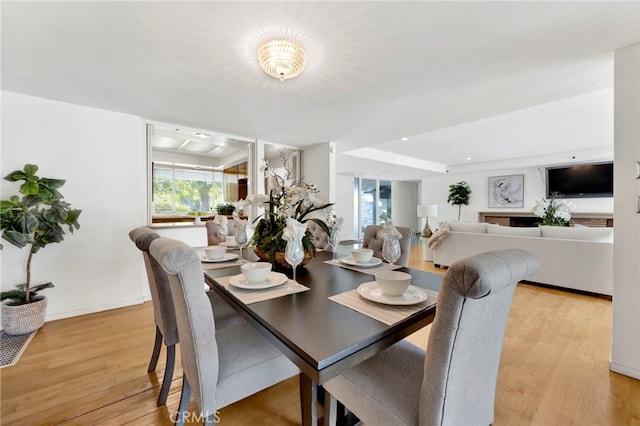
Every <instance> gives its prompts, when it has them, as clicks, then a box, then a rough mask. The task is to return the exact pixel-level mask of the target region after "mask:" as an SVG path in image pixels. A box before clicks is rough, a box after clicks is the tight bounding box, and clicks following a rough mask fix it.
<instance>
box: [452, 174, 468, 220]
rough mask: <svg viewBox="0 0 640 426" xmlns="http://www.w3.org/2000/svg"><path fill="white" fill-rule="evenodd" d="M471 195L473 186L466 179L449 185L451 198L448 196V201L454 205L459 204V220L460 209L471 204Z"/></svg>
mask: <svg viewBox="0 0 640 426" xmlns="http://www.w3.org/2000/svg"><path fill="white" fill-rule="evenodd" d="M470 195H471V188H470V187H469V184H468V183H467V182H465V181H461V182H457V183H454V184H453V185H449V198H447V203H451V205H452V206H455V205H457V206H458V220H460V210H461V209H462V205H463V204H464V205H465V206H468V205H469V196H470Z"/></svg>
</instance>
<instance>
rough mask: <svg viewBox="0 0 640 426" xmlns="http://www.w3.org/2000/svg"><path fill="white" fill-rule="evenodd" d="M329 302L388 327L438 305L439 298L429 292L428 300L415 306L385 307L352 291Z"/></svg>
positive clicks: (334, 297) (330, 298)
mask: <svg viewBox="0 0 640 426" xmlns="http://www.w3.org/2000/svg"><path fill="white" fill-rule="evenodd" d="M329 300H332V301H334V302H336V303H339V304H341V305H344V306H346V307H348V308H351V309H353V310H354V311H357V312H360V313H361V314H364V315H367V316H369V317H371V318H373V319H375V320H378V321H380V322H382V323H385V324H387V325H393V324H395V323H397V322H398V321H402V320H403V319H405V318H407V317H409V316H411V315H413V314H415V313H416V312H419V311H421V310H423V309H424V308H426V307H428V306H431V305H433V304H435V303H436V300H437V297H436V296H435V295H432V294H429V292H427V300H425V301H424V302H421V303H418V304H415V305H400V306H398V305H384V304H382V303H376V302H371V301H369V300H367V299H364V298H362V297H360V294H358V290H350V291H346V292H344V293H340V294H336V295H335V296H330V297H329Z"/></svg>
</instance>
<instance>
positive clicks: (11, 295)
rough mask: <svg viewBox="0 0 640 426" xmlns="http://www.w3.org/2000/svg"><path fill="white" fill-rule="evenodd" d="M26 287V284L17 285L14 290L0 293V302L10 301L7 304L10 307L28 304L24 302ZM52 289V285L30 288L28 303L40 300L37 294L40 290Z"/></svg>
mask: <svg viewBox="0 0 640 426" xmlns="http://www.w3.org/2000/svg"><path fill="white" fill-rule="evenodd" d="M26 286H27V285H26V284H19V285H17V286H16V290H9V291H3V292H2V293H0V300H6V299H9V300H11V302H10V303H9V304H10V305H11V306H18V305H24V304H26V303H29V302H27V301H26ZM53 287H54V285H53V284H52V283H46V284H40V285H36V286H32V287H31V288H29V301H30V302H37V301H38V300H42V298H43V296H40V295H39V294H37V293H38V292H39V291H40V290H44V289H45V288H53Z"/></svg>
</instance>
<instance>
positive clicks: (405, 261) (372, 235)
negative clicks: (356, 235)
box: [362, 225, 416, 267]
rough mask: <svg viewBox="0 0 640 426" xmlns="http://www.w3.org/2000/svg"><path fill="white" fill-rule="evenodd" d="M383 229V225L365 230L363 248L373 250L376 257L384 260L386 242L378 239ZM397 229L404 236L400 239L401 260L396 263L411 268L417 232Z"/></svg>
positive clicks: (401, 227) (403, 228)
mask: <svg viewBox="0 0 640 426" xmlns="http://www.w3.org/2000/svg"><path fill="white" fill-rule="evenodd" d="M382 228H383V226H382V225H368V226H367V227H366V228H364V235H363V236H362V248H369V249H371V250H373V256H374V257H377V258H379V259H383V260H384V257H382V244H383V243H384V240H383V239H381V238H378V237H377V236H378V232H379V231H380V230H381V229H382ZM395 228H396V229H397V230H398V232H400V234H402V238H400V258H398V260H397V261H396V262H395V263H396V264H398V265H402V266H405V267H406V266H409V254H410V252H411V243H412V242H413V237H414V236H415V235H416V231H414V230H413V229H411V228H406V227H404V226H396V227H395Z"/></svg>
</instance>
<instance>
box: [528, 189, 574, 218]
mask: <svg viewBox="0 0 640 426" xmlns="http://www.w3.org/2000/svg"><path fill="white" fill-rule="evenodd" d="M561 197H562V194H560V193H559V192H554V193H552V194H551V199H549V200H546V199H544V198H542V199H540V200H538V201H536V205H535V207H534V208H533V213H534V214H535V215H536V216H538V217H539V218H541V219H542V220H541V221H540V223H539V224H540V225H543V226H544V225H546V226H569V221H570V220H571V211H573V210H574V209H575V208H576V207H575V206H574V205H573V203H571V202H569V201H566V200H561V199H560V198H561Z"/></svg>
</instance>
